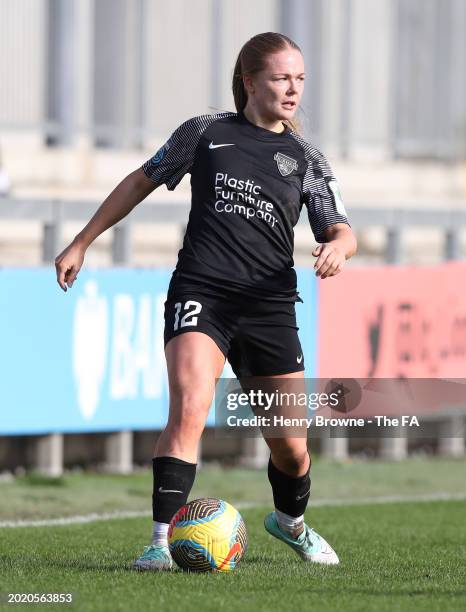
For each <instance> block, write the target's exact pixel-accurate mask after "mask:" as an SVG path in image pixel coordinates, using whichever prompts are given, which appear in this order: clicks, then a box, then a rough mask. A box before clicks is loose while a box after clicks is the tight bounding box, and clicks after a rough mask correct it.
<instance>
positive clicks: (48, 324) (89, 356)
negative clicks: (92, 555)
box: [0, 268, 318, 435]
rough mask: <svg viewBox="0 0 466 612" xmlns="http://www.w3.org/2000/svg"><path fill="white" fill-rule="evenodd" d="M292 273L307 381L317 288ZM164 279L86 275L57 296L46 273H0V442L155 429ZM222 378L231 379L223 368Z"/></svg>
mask: <svg viewBox="0 0 466 612" xmlns="http://www.w3.org/2000/svg"><path fill="white" fill-rule="evenodd" d="M297 272H298V289H299V291H300V296H301V298H302V299H303V300H304V303H300V302H298V303H297V304H296V312H297V318H298V326H299V336H300V339H301V344H302V347H303V351H304V355H305V363H306V372H305V374H306V376H307V377H313V376H315V374H316V353H317V351H316V329H317V314H318V313H317V299H316V285H317V284H316V281H315V277H314V275H313V274H312V271H311V270H307V269H298V270H297ZM170 275H171V270H164V269H152V268H151V269H128V268H111V269H105V270H103V269H98V270H92V269H89V268H87V269H83V270H82V271H81V272H80V274H79V279H78V280H77V281H76V282H75V283H74V286H73V288H72V289H71V290H68V291H67V292H66V293H64V292H63V291H62V290H61V289H60V287H59V286H58V284H57V283H56V280H55V270H54V269H53V268H37V269H2V270H0V339H1V352H0V435H19V434H40V433H53V432H62V433H72V432H99V431H118V430H121V429H132V430H144V429H160V428H162V427H163V426H164V424H165V422H166V419H167V414H168V380H167V372H166V363H165V356H164V349H163V327H164V317H163V312H164V302H165V299H166V291H167V288H168V283H169V280H170ZM222 377H231V378H233V377H234V374H233V372H232V370H231V368H230V366H229V364H228V362H227V364H226V366H225V368H224V371H223V373H222ZM208 424H210V425H212V424H213V410H212V409H211V411H210V414H209V420H208Z"/></svg>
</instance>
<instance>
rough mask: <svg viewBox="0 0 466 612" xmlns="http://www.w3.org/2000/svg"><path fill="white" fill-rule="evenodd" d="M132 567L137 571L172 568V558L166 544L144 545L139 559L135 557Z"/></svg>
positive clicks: (168, 569) (159, 570) (167, 569)
mask: <svg viewBox="0 0 466 612" xmlns="http://www.w3.org/2000/svg"><path fill="white" fill-rule="evenodd" d="M132 567H133V569H134V570H139V571H152V572H164V571H170V570H171V569H172V568H173V559H172V556H171V554H170V551H169V549H168V546H163V545H161V544H151V545H150V546H144V552H143V553H142V555H141V556H140V557H139V559H136V561H135V562H134V563H133V566H132Z"/></svg>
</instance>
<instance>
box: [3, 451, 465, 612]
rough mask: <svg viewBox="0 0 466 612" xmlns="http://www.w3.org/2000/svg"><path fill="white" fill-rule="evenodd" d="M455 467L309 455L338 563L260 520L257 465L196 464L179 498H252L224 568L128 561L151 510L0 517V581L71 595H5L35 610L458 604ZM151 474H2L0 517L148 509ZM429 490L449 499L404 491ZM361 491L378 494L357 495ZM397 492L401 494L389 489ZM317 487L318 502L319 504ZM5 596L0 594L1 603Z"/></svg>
mask: <svg viewBox="0 0 466 612" xmlns="http://www.w3.org/2000/svg"><path fill="white" fill-rule="evenodd" d="M465 467H466V462H465V461H464V460H459V461H454V460H425V459H419V460H418V459H411V460H407V461H404V462H400V463H389V462H382V461H373V462H364V461H363V462H360V461H350V462H348V463H346V464H332V463H328V462H324V461H319V460H317V461H316V463H315V467H314V470H315V476H314V480H313V488H312V491H313V496H312V499H311V504H310V507H309V509H308V511H307V514H306V519H307V521H308V522H309V523H310V524H311V525H312V526H313V527H315V529H316V530H317V531H318V532H319V533H321V534H322V535H323V536H324V537H325V538H326V539H327V540H328V541H329V542H330V544H331V545H332V546H333V547H334V548H335V550H336V551H337V553H338V555H339V557H340V561H341V564H340V565H339V566H337V567H322V566H317V565H314V564H306V563H303V562H302V561H301V560H300V559H299V558H298V556H297V555H296V554H295V553H294V552H293V551H291V550H290V549H289V548H288V547H287V546H285V545H284V544H282V543H281V542H278V541H277V540H275V539H274V538H272V537H271V536H270V535H269V534H267V533H266V531H265V530H264V528H263V526H262V522H263V518H264V516H265V514H266V513H267V512H269V511H270V508H271V495H270V488H269V486H268V483H267V478H266V475H265V473H264V471H263V470H251V471H245V470H239V469H230V470H221V469H219V468H212V469H211V468H208V467H206V468H204V469H202V470H201V471H200V473H199V477H198V479H197V480H196V486H195V489H194V490H193V495H191V498H194V497H201V496H206V495H216V496H218V497H223V498H224V499H227V500H228V501H230V502H232V503H235V502H237V503H243V504H244V503H252V504H254V506H253V507H248V508H246V507H245V508H244V509H243V510H241V513H242V515H243V517H244V519H245V521H246V525H247V529H248V535H249V548H248V551H247V553H246V555H245V558H244V560H243V561H242V563H241V564H240V565H239V566H238V568H237V569H236V570H235V571H234V572H233V573H231V574H187V573H184V572H181V571H179V570H178V571H174V572H172V573H170V574H165V573H164V574H152V573H146V574H139V573H135V572H132V571H130V570H129V569H128V568H129V567H130V565H131V563H132V561H133V560H134V559H135V558H136V557H137V556H138V555H140V554H141V552H142V548H143V546H144V545H145V544H147V543H148V539H149V535H150V530H151V518H150V516H147V517H142V518H130V519H112V520H106V521H97V522H92V523H87V524H72V525H60V526H41V527H19V528H6V527H1V526H0V592H3V593H8V592H14V593H69V592H71V593H73V595H74V603H73V605H72V606H71V607H70V606H66V607H65V606H63V605H60V604H55V605H48V606H46V605H40V606H34V605H32V604H29V605H22V606H16V607H21V608H37V609H40V610H58V609H73V610H83V611H90V612H94V611H96V612H99V611H101V610H108V611H110V610H111V611H114V610H121V611H133V610H163V611H166V612H171V611H175V610H176V611H177V612H178V611H184V610H186V611H188V610H189V611H191V610H195V611H201V612H202V611H204V610H206V611H207V610H215V611H217V610H241V611H254V612H256V611H262V610H264V611H265V610H267V611H271V612H275V611H282V610H283V611H288V610H296V611H301V610H306V611H307V610H315V611H319V612H320V611H323V612H326V611H327V610H329V611H330V610H338V612H346V611H349V612H351V611H353V610H354V611H356V610H358V611H359V610H360V611H364V612H366V611H374V612H379V611H380V612H383V611H385V610H386V611H392V610H416V611H417V610H429V611H435V612H437V611H442V612H454V611H456V610H458V611H460V610H462V611H464V610H466V520H465V519H466V500H465V499H460V498H461V497H465V495H464V494H465V480H464V474H465ZM150 488H151V475H150V472H149V471H148V470H147V471H143V472H140V473H137V474H133V475H129V476H105V475H100V474H69V475H66V476H65V477H63V478H62V479H59V480H56V481H48V480H47V479H44V478H40V477H22V478H17V479H15V480H13V481H10V482H7V481H4V482H1V483H0V496H1V499H2V503H1V504H0V523H1V522H2V521H11V520H18V519H26V520H31V519H45V518H49V517H54V516H55V517H60V516H73V515H82V514H87V513H89V512H99V513H102V512H112V511H119V510H123V511H141V510H145V511H148V510H149V504H150ZM439 495H445V496H446V497H450V498H454V497H455V496H457V497H458V499H449V500H447V499H445V500H442V501H427V500H425V501H406V500H409V499H410V498H415V497H418V498H422V497H423V496H431V497H435V496H439ZM369 497H370V498H374V499H375V500H376V499H377V498H379V501H382V502H384V503H373V502H368V501H367V500H366V501H362V500H363V499H364V498H369ZM397 497H402V498H404V499H405V501H389V500H390V498H394V499H396V498H397ZM332 498H333V499H334V502H335V503H333V502H332ZM380 498H382V499H380ZM358 499H360V500H361V501H359V502H358V501H357V500H358ZM324 500H328V505H325V506H319V505H318V504H319V502H321V503H322V502H323V501H324ZM313 503H314V506H313V505H312V504H313ZM338 503H340V504H341V505H337V504H338ZM13 607H14V606H12V605H7V604H5V603H3V604H0V608H1V609H2V610H3V609H5V610H7V609H12V608H13Z"/></svg>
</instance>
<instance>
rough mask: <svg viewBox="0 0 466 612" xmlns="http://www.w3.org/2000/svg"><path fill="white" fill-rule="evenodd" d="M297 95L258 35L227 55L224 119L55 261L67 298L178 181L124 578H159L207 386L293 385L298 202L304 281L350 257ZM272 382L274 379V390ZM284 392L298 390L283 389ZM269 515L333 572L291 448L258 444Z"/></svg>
mask: <svg viewBox="0 0 466 612" xmlns="http://www.w3.org/2000/svg"><path fill="white" fill-rule="evenodd" d="M303 87H304V62H303V57H302V54H301V51H300V49H299V47H298V45H297V44H296V43H294V42H293V41H292V40H290V39H289V38H288V37H286V36H284V35H282V34H278V33H273V32H267V33H264V34H259V35H257V36H254V37H253V38H251V39H250V40H249V41H248V42H247V43H246V44H245V45H244V46H243V48H242V49H241V52H240V53H239V56H238V59H237V61H236V65H235V69H234V74H233V97H234V102H235V106H236V111H237V112H221V113H217V114H213V115H202V116H196V117H193V118H191V119H188V120H187V121H185V122H184V123H183V124H181V125H180V126H179V127H178V128H177V129H176V130H175V131H174V132H173V134H172V135H171V137H170V138H169V139H168V141H167V142H166V143H165V144H164V145H163V146H162V147H161V148H160V149H159V150H158V151H157V153H156V154H155V155H154V156H153V157H152V158H151V159H149V160H148V161H146V162H145V163H144V164H143V166H142V168H140V169H137V170H135V171H134V172H132V173H131V174H129V175H128V176H127V177H126V178H125V179H124V180H123V181H122V182H121V183H120V184H119V185H118V186H117V187H116V188H115V190H114V191H113V192H112V193H111V194H110V195H109V196H108V197H107V199H106V200H105V201H104V202H103V204H102V205H101V206H100V208H99V209H98V211H97V212H96V214H95V215H94V217H93V218H92V219H91V220H90V221H89V223H88V224H87V225H86V227H85V228H84V229H83V230H82V231H81V232H80V233H79V234H78V235H77V236H76V238H75V239H74V240H73V242H72V243H71V244H70V245H69V246H68V247H67V248H66V249H65V250H64V251H63V252H62V253H61V254H60V255H59V256H58V257H57V259H56V269H57V280H58V283H59V284H60V286H61V288H62V289H63V290H64V291H66V290H67V287H72V285H73V283H74V281H75V280H76V277H77V274H78V271H79V270H80V268H81V266H82V263H83V261H84V255H85V252H86V249H87V248H88V247H89V245H90V244H91V243H92V241H93V240H94V239H95V238H96V237H97V236H98V235H99V234H101V233H102V232H103V231H105V230H106V229H108V228H109V227H111V226H112V225H114V224H115V223H117V222H118V221H119V220H120V219H122V218H123V217H124V216H125V215H127V214H128V213H129V212H130V211H131V210H132V209H133V208H134V207H135V206H136V205H137V204H138V203H139V202H141V200H143V199H144V198H145V197H146V196H147V195H148V194H149V193H150V192H151V191H153V190H154V189H155V188H156V187H158V186H159V185H162V184H165V185H166V186H167V189H169V190H173V189H175V187H176V185H177V184H178V183H179V182H180V180H181V178H182V177H183V176H184V175H185V174H186V173H187V172H189V173H190V174H191V186H192V206H191V211H190V215H189V222H188V226H187V229H186V233H185V236H184V241H183V247H182V249H181V250H180V251H179V254H178V263H177V266H176V269H175V270H174V272H173V275H172V278H171V281H170V285H169V289H168V294H167V299H166V302H165V332H164V342H165V355H166V361H167V370H168V379H169V392H170V406H169V417H168V423H167V426H166V428H165V430H164V431H163V432H162V434H161V435H160V437H159V439H158V441H157V445H156V448H155V452H154V459H153V475H154V487H153V496H152V500H153V534H152V544H151V545H150V546H146V547H145V548H144V553H143V554H142V556H141V557H140V558H139V559H137V560H136V561H135V563H134V566H133V567H134V568H135V569H140V570H168V569H170V568H171V567H172V559H171V556H170V552H169V549H168V546H167V530H168V524H169V522H170V520H171V518H172V517H173V515H174V514H175V512H176V511H177V510H178V509H179V508H180V507H181V506H182V505H183V504H184V503H186V501H187V498H188V495H189V493H190V490H191V487H192V485H193V482H194V477H195V473H196V461H197V453H198V446H199V441H200V437H201V434H202V431H203V429H204V426H205V421H206V418H207V413H208V410H209V407H210V405H211V402H212V399H213V395H214V390H215V380H216V378H219V377H220V375H221V373H222V370H223V367H224V364H225V360H226V359H227V358H228V360H229V362H230V364H231V366H232V368H233V371H234V373H235V375H236V376H237V378H238V379H239V380H241V379H242V378H243V377H261V376H267V378H268V379H269V378H270V379H271V378H272V377H273V378H276V379H277V384H279V381H280V378H288V379H291V378H295V379H299V378H301V379H303V377H304V358H303V353H302V348H301V344H300V341H299V338H298V334H297V329H298V328H297V326H296V314H295V302H296V301H298V300H299V301H302V300H301V299H300V298H299V296H298V293H297V290H296V289H297V287H296V280H297V279H296V272H295V271H294V268H293V265H294V262H293V227H294V226H295V225H296V223H297V221H298V218H299V215H300V211H301V208H302V205H303V204H304V205H305V206H306V208H307V211H308V216H309V221H310V224H311V227H312V230H313V233H314V236H315V238H316V241H317V242H319V243H321V244H319V245H318V246H317V247H316V248H315V249H314V251H313V252H312V254H313V255H314V257H316V258H317V259H316V262H315V266H314V268H315V270H316V275H317V276H318V277H320V278H322V279H324V278H328V277H330V276H334V275H335V274H338V273H339V272H340V271H341V269H342V267H343V265H344V263H345V260H346V259H348V258H349V257H351V256H352V255H353V254H354V253H355V251H356V240H355V237H354V235H353V232H352V230H351V228H350V225H349V223H348V219H347V215H346V212H345V208H344V206H343V203H342V201H341V198H340V195H339V191H338V186H337V183H336V181H335V178H334V176H333V174H332V171H331V169H330V167H329V164H328V163H327V161H326V159H325V157H324V156H323V155H322V153H320V152H319V151H318V150H317V149H315V148H314V147H313V146H312V145H311V144H309V143H308V142H306V141H305V140H304V139H303V138H302V137H301V136H300V135H299V133H298V131H297V130H296V127H295V125H294V123H293V121H292V120H293V116H294V114H295V112H296V109H297V108H298V106H299V102H300V99H301V96H302V93H303ZM283 382H284V381H283ZM296 382H298V381H296ZM266 441H267V444H268V445H269V448H270V451H271V455H270V459H269V465H268V478H269V481H270V484H271V487H272V492H273V499H274V505H275V510H274V512H272V513H271V514H269V515H268V516H267V517H266V519H265V528H266V529H267V531H268V532H269V533H271V534H272V535H273V536H275V537H276V538H278V539H280V540H282V541H283V542H285V543H286V544H288V545H289V546H291V547H292V548H293V549H294V550H295V551H296V552H297V553H298V554H299V555H300V556H301V558H302V559H304V560H305V561H311V562H318V563H329V564H335V563H338V557H337V555H336V553H335V552H334V550H333V549H332V548H331V547H330V546H329V544H328V543H327V542H326V541H325V540H324V539H323V538H322V537H321V536H319V535H318V534H317V533H316V532H315V531H314V530H313V529H311V528H310V527H309V526H308V525H306V524H305V523H304V511H305V509H306V506H307V503H308V500H309V494H310V484H311V481H310V477H309V472H310V457H309V453H308V450H307V440H306V438H305V437H304V436H303V437H292V436H287V435H284V436H283V437H278V438H277V437H275V438H274V437H270V438H269V437H267V438H266Z"/></svg>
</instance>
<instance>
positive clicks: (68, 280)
mask: <svg viewBox="0 0 466 612" xmlns="http://www.w3.org/2000/svg"><path fill="white" fill-rule="evenodd" d="M85 253H86V249H85V248H84V247H83V246H82V245H81V244H79V243H78V242H75V241H73V242H72V243H71V244H70V245H68V246H67V247H66V249H65V250H64V251H62V252H61V253H60V255H57V257H56V258H55V269H56V271H57V282H58V284H59V285H60V287H61V288H62V289H63V291H67V285H68V287H70V288H71V287H72V286H73V283H74V281H75V280H76V278H77V276H78V272H79V270H80V269H81V266H82V265H83V261H84V255H85Z"/></svg>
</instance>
